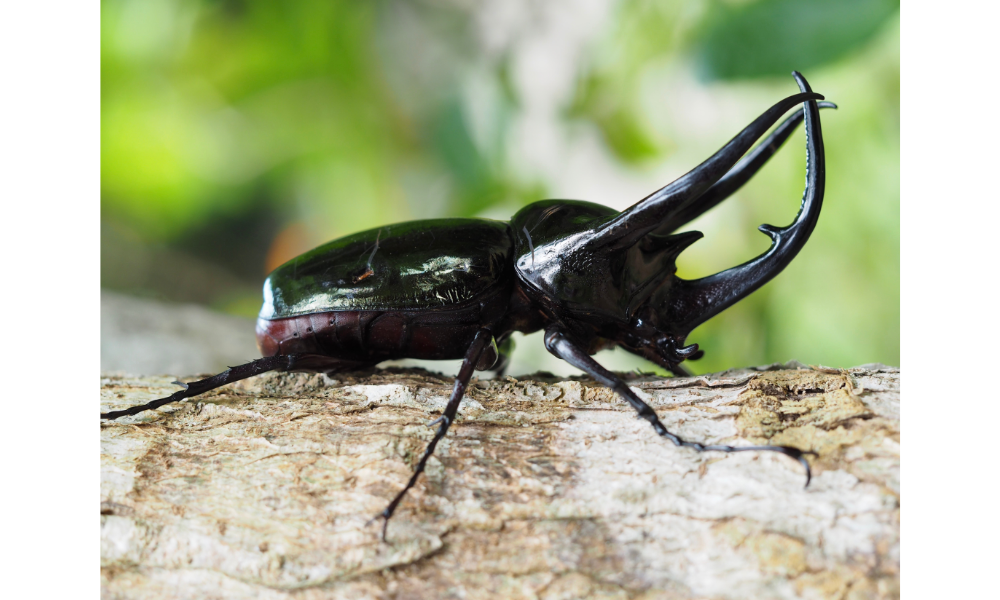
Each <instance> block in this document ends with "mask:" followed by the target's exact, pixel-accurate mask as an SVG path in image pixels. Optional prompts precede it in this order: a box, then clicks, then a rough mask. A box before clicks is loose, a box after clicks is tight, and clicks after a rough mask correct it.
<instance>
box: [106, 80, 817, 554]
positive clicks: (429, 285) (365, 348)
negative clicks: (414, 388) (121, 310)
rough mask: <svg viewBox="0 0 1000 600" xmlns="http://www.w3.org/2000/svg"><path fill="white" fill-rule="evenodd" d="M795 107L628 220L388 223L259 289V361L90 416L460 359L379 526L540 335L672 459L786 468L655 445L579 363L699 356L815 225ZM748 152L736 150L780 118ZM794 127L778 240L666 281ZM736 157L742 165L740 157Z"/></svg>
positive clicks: (596, 372) (607, 212)
mask: <svg viewBox="0 0 1000 600" xmlns="http://www.w3.org/2000/svg"><path fill="white" fill-rule="evenodd" d="M793 76H794V77H795V80H796V81H797V82H798V85H799V89H800V90H801V93H799V94H796V95H794V96H789V97H788V98H785V99H784V100H782V101H780V102H778V103H777V104H775V105H774V106H772V107H771V108H769V109H768V110H767V111H765V112H764V113H763V114H762V115H761V116H760V117H758V118H757V119H756V120H755V121H754V122H753V123H751V124H750V125H748V126H747V127H746V128H745V129H744V130H743V131H741V132H740V133H739V135H737V136H736V137H734V138H733V139H732V140H731V141H730V142H729V143H728V144H726V145H725V146H723V147H722V149H721V150H719V151H718V152H716V153H715V154H714V155H713V156H712V157H711V158H709V159H708V160H706V161H705V162H703V163H702V164H700V165H698V166H697V167H695V168H694V169H693V170H692V171H690V172H689V173H687V174H686V175H684V176H682V177H680V178H679V179H677V180H676V181H674V182H672V183H670V184H669V185H667V186H666V187H663V188H662V189H660V190H657V191H656V192H654V193H652V194H650V195H649V196H647V197H646V198H644V199H643V200H641V201H640V202H638V203H636V204H635V205H633V206H632V207H630V208H628V209H627V210H625V211H623V212H621V213H619V212H617V211H615V210H613V209H610V208H607V207H605V206H601V205H599V204H593V203H589V202H579V201H571V200H545V201H542V202H536V203H534V204H531V205H529V206H526V207H525V208H523V209H521V210H520V211H519V212H518V213H517V214H515V215H514V217H513V218H512V219H511V220H510V223H504V222H501V221H492V220H487V219H438V220H429V221H413V222H409V223H400V224H397V225H391V226H386V227H381V228H379V229H374V230H371V231H365V232H362V233H358V234H355V235H351V236H348V237H345V238H341V239H339V240H335V241H332V242H330V243H328V244H325V245H323V246H320V247H319V248H316V249H315V250H312V251H310V252H307V253H306V254H303V255H302V256H299V257H298V258H295V259H293V260H291V261H289V262H287V263H285V264H284V265H282V266H281V267H279V268H277V269H276V270H275V271H274V272H273V273H271V275H270V276H269V277H268V278H267V281H266V282H265V283H264V306H263V308H261V312H260V317H259V318H258V320H257V340H258V343H259V345H260V349H261V353H262V354H263V355H264V358H260V359H257V360H255V361H252V362H249V363H247V364H244V365H240V366H238V367H232V368H230V369H228V370H227V371H225V372H223V373H220V374H218V375H216V376H214V377H209V378H207V379H203V380H200V381H195V382H193V383H190V384H187V385H185V384H181V385H182V386H184V389H182V390H180V391H178V392H177V393H175V394H173V395H171V396H169V397H167V398H162V399H160V400H155V401H153V402H150V403H148V404H143V405H141V406H135V407H132V408H130V409H127V410H119V411H112V412H109V413H102V414H101V418H102V419H117V418H118V417H123V416H126V415H135V414H138V413H140V412H142V411H145V410H149V409H152V408H157V407H159V406H163V405H164V404H167V403H170V402H177V401H179V400H183V399H185V398H190V397H192V396H197V395H198V394H202V393H204V392H207V391H209V390H212V389H214V388H217V387H219V386H222V385H225V384H227V383H231V382H234V381H238V380H240V379H246V378H247V377H252V376H254V375H258V374H260V373H264V372H267V371H320V372H326V373H336V372H340V371H346V370H351V369H359V368H366V367H371V366H374V365H376V364H378V363H380V362H382V361H386V360H393V359H400V358H419V359H432V360H434V359H455V358H463V359H464V361H463V362H462V367H461V369H460V370H459V373H458V377H457V378H456V379H455V386H454V389H453V391H452V394H451V398H450V400H449V402H448V404H447V407H446V408H445V410H444V413H443V414H442V415H441V417H440V418H439V419H438V420H437V421H436V423H440V426H439V427H438V429H437V432H436V433H435V435H434V437H433V439H432V440H431V442H430V443H429V444H428V446H427V449H426V451H425V452H424V454H423V456H422V457H421V459H420V462H419V463H418V464H417V467H416V469H415V470H414V473H413V476H412V477H411V478H410V480H409V482H407V484H406V486H405V487H404V488H403V490H402V491H401V492H399V494H397V495H396V497H395V498H394V499H393V500H392V502H390V503H389V505H388V506H387V507H386V508H385V510H383V511H382V512H381V513H380V514H379V515H377V516H376V518H379V517H381V518H383V519H384V520H385V523H384V525H383V529H382V535H383V538H384V537H385V527H386V526H387V525H388V521H389V518H390V517H391V516H392V514H393V512H394V511H395V510H396V507H397V506H398V505H399V502H400V501H401V500H402V499H403V496H404V495H405V494H406V492H407V490H409V489H410V488H411V487H413V485H414V483H415V482H416V480H417V477H418V476H419V475H420V473H421V472H423V470H424V467H425V466H426V464H427V460H428V458H430V456H431V454H432V453H433V452H434V448H435V446H436V445H437V443H438V442H439V441H440V440H441V438H443V437H444V435H445V434H446V433H447V431H448V427H449V426H450V425H451V424H452V422H453V421H454V420H455V415H456V414H457V412H458V406H459V403H460V402H461V400H462V396H463V394H464V392H465V387H466V386H467V385H468V383H469V380H470V379H471V377H472V372H473V370H474V369H478V370H493V371H497V372H502V371H503V369H504V367H505V365H506V361H507V356H508V354H509V351H510V348H511V340H510V335H511V333H512V332H514V331H520V332H523V333H531V332H535V331H538V330H541V329H544V330H545V347H546V349H548V351H549V352H551V353H552V354H554V355H556V356H558V357H559V358H562V359H563V360H565V361H567V362H569V363H570V364H572V365H573V366H575V367H577V368H579V369H581V370H583V371H585V372H586V373H588V374H589V375H590V376H591V377H593V378H594V379H596V380H597V381H599V382H601V383H603V384H604V385H606V386H608V387H610V388H612V389H613V390H614V391H616V392H617V393H618V394H620V395H621V396H622V397H623V398H625V400H626V401H627V402H628V403H629V404H631V405H632V407H633V408H634V409H635V410H636V412H637V413H638V416H639V417H640V418H643V419H645V420H647V421H649V423H650V424H651V425H652V426H653V429H654V430H655V431H656V432H657V433H658V434H659V435H661V436H663V437H665V438H667V439H669V440H670V441H672V442H673V443H674V444H676V445H678V446H687V447H689V448H694V449H695V450H698V451H706V450H718V451H722V452H743V451H747V450H769V451H773V452H780V453H781V454H785V455H787V456H790V457H792V458H794V459H797V460H798V461H799V462H800V463H802V465H803V466H804V467H805V469H806V485H809V480H810V478H811V471H810V469H809V462H808V461H807V460H806V459H805V456H804V455H805V454H812V453H810V452H805V451H802V450H799V449H797V448H791V447H788V446H739V447H735V446H724V445H711V446H709V445H704V444H699V443H697V442H688V441H685V440H682V439H680V438H679V437H677V436H676V435H674V434H672V433H670V432H669V431H667V429H666V428H665V427H664V426H663V425H662V424H661V423H660V420H659V419H658V418H657V416H656V413H655V412H654V411H653V409H652V408H650V407H649V405H647V404H646V403H645V402H643V401H642V400H641V399H640V398H639V397H638V396H637V395H636V394H635V393H633V392H632V390H631V389H629V387H628V386H627V385H626V384H625V383H624V382H623V381H622V380H621V379H620V378H619V377H617V376H616V375H615V374H614V373H612V372H610V371H608V370H607V369H605V368H604V367H602V366H601V365H600V364H598V363H597V361H595V360H594V359H593V358H591V355H592V354H594V353H596V352H597V351H598V350H601V349H604V348H611V347H614V346H621V347H623V348H625V349H626V350H628V351H629V352H632V353H633V354H637V355H639V356H642V357H644V358H646V359H648V360H651V361H652V362H654V363H656V364H658V365H661V366H662V367H665V368H667V369H669V370H670V371H672V372H673V373H674V374H675V375H681V376H683V375H687V373H686V371H685V370H684V369H683V367H681V366H680V363H681V362H682V361H684V360H687V359H696V358H699V357H700V356H701V355H702V351H700V350H699V349H698V345H697V344H691V345H688V346H685V345H684V343H685V339H686V338H687V336H688V334H689V333H690V332H691V331H692V330H693V329H694V328H695V327H696V326H697V325H699V324H700V323H702V322H704V321H706V320H707V319H709V318H710V317H712V316H714V315H716V314H718V313H719V312H721V311H722V310H724V309H725V308H727V307H728V306H730V305H732V304H734V303H735V302H737V301H738V300H740V299H741V298H743V297H744V296H746V295H748V294H750V293H751V292H753V291H754V290H756V289H757V288H759V287H760V286H762V285H764V284H765V283H766V282H767V281H769V280H770V279H771V278H772V277H774V276H775V275H777V274H778V273H779V272H780V271H781V270H782V269H783V268H784V267H785V266H786V265H788V263H789V262H791V260H792V259H793V258H794V257H795V255H796V254H797V253H798V252H799V250H800V249H801V248H802V246H803V245H804V244H805V243H806V240H807V239H808V238H809V235H810V233H812V230H813V228H814V227H815V226H816V221H817V219H818V218H819V212H820V207H821V205H822V201H823V189H824V182H825V166H824V156H823V138H822V133H821V131H820V121H819V108H820V107H821V106H824V107H834V108H835V106H834V105H833V104H831V103H827V102H822V103H818V102H817V100H822V99H823V96H821V95H819V94H815V93H812V91H811V90H810V88H809V84H808V83H807V82H806V80H805V78H803V77H802V76H801V75H800V74H799V73H793ZM799 103H802V104H804V106H803V107H802V108H801V109H800V110H798V111H796V113H795V114H793V115H792V116H790V117H789V118H788V119H786V120H785V121H784V122H783V123H782V124H781V125H780V126H779V127H777V128H776V129H775V130H774V131H773V132H772V133H771V135H769V136H768V137H767V138H766V139H765V140H764V141H763V142H762V143H761V144H759V145H758V146H757V147H756V148H755V149H754V150H753V151H752V152H750V153H749V154H747V156H746V157H743V155H744V154H745V153H747V151H748V150H750V147H751V145H753V143H754V142H755V141H756V140H758V139H759V138H760V137H761V136H763V135H764V133H765V132H766V131H767V130H768V129H769V128H770V127H771V126H772V125H774V124H775V123H776V122H777V121H778V119H779V118H780V117H781V115H782V114H784V113H785V112H786V111H788V110H789V109H791V108H793V107H794V106H795V105H797V104H799ZM803 119H804V120H805V124H806V153H807V161H808V162H807V166H806V169H807V175H806V189H805V193H804V195H803V199H802V205H801V207H800V209H799V213H798V215H797V216H796V218H795V221H793V222H792V224H791V225H789V226H788V227H784V228H777V227H773V226H771V225H762V226H761V227H760V230H761V231H762V232H764V233H766V234H767V235H769V236H770V237H771V239H772V244H771V247H770V248H769V249H768V250H767V252H765V253H764V254H762V255H760V256H758V257H757V258H755V259H753V260H750V261H749V262H746V263H744V264H742V265H739V266H737V267H733V268H731V269H728V270H726V271H723V272H721V273H717V274H715V275H711V276H708V277H704V278H702V279H697V280H692V281H688V280H683V279H680V278H678V277H676V276H675V271H676V267H675V260H676V258H677V256H678V255H679V254H680V252H681V251H682V250H684V249H685V248H686V247H687V246H689V245H690V244H691V243H693V242H694V241H695V240H697V239H699V238H700V237H701V236H702V234H701V233H700V232H697V231H690V232H686V233H678V234H675V233H673V232H674V231H676V230H677V229H678V228H680V227H681V226H683V225H684V224H686V223H688V222H689V221H691V220H692V219H694V218H695V217H697V216H698V215H700V214H702V213H704V212H705V211H707V210H708V209H710V208H712V207H713V206H715V205H716V204H718V203H719V202H721V201H722V200H724V199H725V198H727V197H728V196H729V195H730V194H732V193H733V192H734V191H736V190H737V189H739V188H740V187H741V186H742V185H743V184H744V183H745V182H746V181H747V180H748V179H749V178H750V177H751V176H753V174H754V173H756V172H757V170H758V169H760V167H761V166H763V164H764V163H766V162H767V160H768V159H769V158H770V157H771V156H772V155H774V153H775V152H777V150H778V148H779V147H780V146H781V144H782V143H784V141H785V140H786V139H788V137H789V135H791V133H792V131H793V130H794V129H795V127H796V126H797V125H798V124H799V123H800V122H802V120H803ZM741 157H743V159H742V160H740V158H741Z"/></svg>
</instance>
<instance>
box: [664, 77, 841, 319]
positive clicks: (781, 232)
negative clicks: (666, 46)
mask: <svg viewBox="0 0 1000 600" xmlns="http://www.w3.org/2000/svg"><path fill="white" fill-rule="evenodd" d="M792 75H793V76H794V77H795V81H796V82H798V84H799V89H801V90H802V92H804V93H803V94H799V95H798V96H793V98H801V97H804V96H808V98H807V100H808V101H806V102H805V106H804V110H805V130H806V188H805V192H804V193H803V195H802V205H801V206H800V208H799V213H798V215H797V216H796V217H795V220H794V221H793V222H792V224H791V225H789V226H788V227H782V228H778V227H774V226H772V225H761V226H760V227H759V229H760V231H762V232H764V233H766V234H767V235H769V236H770V237H771V240H772V242H771V247H770V248H769V249H768V250H767V252H765V253H764V254H761V255H760V256H758V257H757V258H754V259H753V260H750V261H748V262H745V263H743V264H742V265H739V266H737V267H733V268H731V269H727V270H725V271H722V272H721V273H716V274H715V275H709V276H708V277H703V278H702V279H695V280H692V281H687V280H683V279H679V278H678V279H677V280H676V281H675V282H674V287H673V290H672V293H671V295H670V302H669V305H668V306H667V307H665V313H666V315H665V316H666V320H667V322H669V323H670V324H671V326H673V327H674V328H675V329H674V332H673V333H675V334H678V335H681V336H686V335H687V334H688V333H690V332H691V330H693V329H694V328H695V327H697V326H698V325H700V324H701V323H703V322H705V321H707V320H708V319H710V318H712V317H713V316H715V315H717V314H719V313H720V312H722V311H723V310H725V309H726V308H728V307H729V306H731V305H733V304H735V303H736V302H737V301H739V300H740V299H741V298H743V297H745V296H747V295H749V294H750V293H751V292H753V291H754V290H756V289H757V288H759V287H760V286H762V285H764V284H765V283H767V282H768V281H770V280H771V279H772V278H773V277H774V276H775V275H777V274H778V273H780V272H781V270H782V269H784V268H785V267H786V266H787V265H788V263H790V262H791V261H792V259H793V258H795V255H796V254H798V253H799V250H801V249H802V247H803V246H804V245H805V243H806V240H808V239H809V235H810V234H811V233H812V231H813V228H815V227H816V221H817V220H818V219H819V212H820V208H822V205H823V189H824V186H825V183H826V164H825V158H824V154H823V133H822V131H821V129H820V122H819V107H818V106H817V104H816V101H815V100H814V99H813V98H816V97H821V96H817V95H816V94H807V92H810V91H811V90H810V88H809V84H808V83H807V82H806V80H805V78H804V77H802V75H801V74H799V73H798V72H793V73H792ZM776 106H778V105H776ZM772 110H773V109H772ZM768 112H770V111H768ZM765 114H767V113H765ZM761 118H763V117H761ZM760 120H761V119H760V118H759V119H757V121H760ZM757 121H755V123H756V122H757ZM751 127H752V126H751ZM747 129H749V128H747ZM745 131H746V130H744V132H745ZM740 135H743V134H740ZM730 144H732V142H730ZM723 150H724V149H723ZM713 159H714V157H713ZM713 159H709V160H713ZM700 168H701V167H699V169H700Z"/></svg>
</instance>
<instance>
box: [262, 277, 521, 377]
mask: <svg viewBox="0 0 1000 600" xmlns="http://www.w3.org/2000/svg"><path fill="white" fill-rule="evenodd" d="M511 282H512V280H511V279H509V280H508V281H507V282H506V285H498V286H496V287H495V289H494V290H492V293H489V294H487V295H485V296H483V297H482V298H481V299H480V300H479V301H478V302H470V303H466V304H463V305H459V306H455V307H449V308H445V309H438V310H434V311H418V310H397V311H377V310H351V311H327V312H317V313H312V314H306V315H297V316H294V317H286V318H283V319H265V318H258V319H257V345H258V346H259V347H260V351H261V355H262V356H274V355H276V354H321V355H324V356H330V357H334V358H343V359H349V360H352V361H372V362H381V361H383V360H393V359H399V358H419V359H424V360H448V359H456V358H462V357H463V356H464V354H465V352H466V350H467V349H468V345H469V343H470V342H471V340H472V339H473V338H474V337H475V335H476V332H477V331H479V329H480V328H482V327H483V324H488V323H495V322H497V321H499V319H500V318H501V317H502V316H503V314H504V312H505V311H506V307H507V303H508V298H509V296H510V283H511Z"/></svg>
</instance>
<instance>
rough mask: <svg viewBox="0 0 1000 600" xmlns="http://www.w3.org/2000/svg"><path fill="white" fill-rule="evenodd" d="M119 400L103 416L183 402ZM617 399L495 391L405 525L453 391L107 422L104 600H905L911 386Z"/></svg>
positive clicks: (573, 383)
mask: <svg viewBox="0 0 1000 600" xmlns="http://www.w3.org/2000/svg"><path fill="white" fill-rule="evenodd" d="M169 382H170V379H169V378H162V377H142V378H129V377H121V376H106V377H104V378H103V379H102V392H101V396H102V411H107V410H115V409H120V408H124V407H127V406H132V405H135V404H141V403H144V402H147V401H149V400H151V399H154V398H157V397H162V396H166V395H168V394H169V393H171V392H172V391H174V390H175V389H176V387H175V386H172V385H170V383H169ZM629 385H630V386H632V387H633V389H635V390H636V391H637V393H638V394H639V395H640V396H641V397H642V398H644V399H645V400H646V401H647V402H648V403H649V404H651V405H652V406H653V408H654V409H656V411H657V413H658V414H659V415H660V418H661V420H662V421H663V423H664V425H665V426H666V427H667V428H668V429H669V430H671V431H672V432H674V433H677V434H678V435H680V436H681V437H683V438H685V439H687V440H691V441H698V442H703V443H728V444H732V445H748V444H764V443H767V444H784V445H790V446H796V447H799V448H802V449H809V450H812V451H815V452H817V453H818V454H819V456H818V457H813V458H811V459H810V462H811V464H812V467H813V471H814V476H813V481H812V483H811V484H810V485H809V487H808V488H804V487H803V485H804V483H805V473H804V471H803V469H802V467H801V465H799V464H798V463H797V462H795V461H794V460H791V459H789V458H787V457H784V456H780V455H777V454H775V453H770V452H744V453H736V454H722V453H718V452H709V453H698V452H695V451H693V450H691V449H687V448H678V447H675V446H674V445H673V444H671V443H669V442H667V441H666V440H663V439H660V438H658V437H657V436H656V434H655V433H654V432H653V431H652V428H650V427H649V424H648V423H646V422H645V421H641V420H637V419H636V418H635V417H634V413H633V412H632V410H631V409H630V408H629V407H628V405H626V404H625V403H624V402H623V401H622V400H621V399H620V398H618V397H617V396H616V395H615V394H614V393H612V392H611V391H610V390H608V389H607V388H604V387H601V386H600V385H598V384H596V383H594V382H593V381H592V380H590V379H587V378H573V379H568V380H567V379H556V378H549V377H545V376H544V375H534V376H527V377H523V378H520V379H517V380H515V379H513V378H510V377H507V378H503V379H500V380H491V381H478V382H475V383H474V384H473V385H471V386H470V389H469V391H468V393H467V394H466V399H465V401H464V402H463V404H462V408H461V410H460V413H459V414H460V416H459V420H458V421H457V423H456V424H455V425H454V426H453V427H452V428H451V431H450V432H449V434H448V436H447V437H446V438H445V440H443V441H442V443H441V444H440V445H439V446H438V449H437V452H436V454H435V456H434V458H432V459H431V461H430V463H429V466H428V469H427V472H426V474H425V476H423V477H421V478H420V479H419V481H418V483H417V485H416V487H415V488H414V489H413V490H411V491H410V493H409V495H408V496H407V497H406V498H405V500H404V501H403V503H402V504H401V505H400V508H399V510H398V511H397V513H396V516H395V517H394V518H393V519H392V520H391V522H390V523H389V528H388V543H383V542H382V541H381V540H380V537H379V534H380V525H379V524H378V523H372V524H370V525H366V522H368V521H369V519H371V518H372V517H373V516H374V515H375V514H377V513H378V512H379V511H381V510H382V509H383V508H384V507H385V505H386V504H387V503H388V502H389V500H391V499H392V497H393V496H394V494H395V493H396V492H397V491H398V490H400V489H401V488H402V487H403V485H404V484H405V482H406V480H407V479H408V477H409V476H410V473H411V470H412V467H413V465H414V464H415V463H416V461H417V460H418V459H419V457H420V454H421V453H422V452H423V448H424V446H425V445H426V443H427V442H428V441H429V439H430V438H431V436H432V433H433V431H434V430H433V429H432V428H428V427H427V426H426V423H428V422H429V421H431V420H433V419H434V418H435V416H436V415H437V414H439V413H440V411H441V410H442V409H443V407H444V405H445V403H446V401H447V397H448V394H449V393H450V391H451V386H452V380H451V378H448V377H443V376H439V375H436V374H432V373H429V372H426V371H423V370H419V369H389V370H384V371H374V372H367V373H355V374H344V375H337V376H336V378H335V379H331V378H330V377H327V376H325V375H308V374H276V373H271V374H267V375H263V376H260V377H257V378H254V379H251V380H246V381H243V382H240V383H239V384H236V385H233V386H229V387H228V388H223V389H220V390H217V391H215V392H212V393H209V394H205V395H204V396H202V397H198V398H194V399H192V400H189V401H187V402H185V403H180V404H176V405H169V406H167V407H164V408H162V409H160V410H158V411H149V412H147V413H143V414H141V415H138V416H136V417H130V418H124V419H121V420H119V421H115V422H111V423H102V425H101V439H102V457H101V459H102V470H101V532H102V533H101V558H102V591H103V596H104V597H108V598H185V599H187V598H266V599H271V598H274V599H283V598H301V599H312V598H451V597H454V598H492V597H503V598H591V597H593V598H643V599H647V598H845V599H848V598H849V599H856V598H857V599H860V598H894V597H898V596H899V370H898V369H895V368H890V367H884V366H882V365H866V366H864V367H859V368H855V369H850V370H834V369H824V368H809V367H805V366H802V365H798V364H797V363H790V364H788V365H784V366H782V365H774V366H772V367H761V368H758V369H742V370H733V371H727V372H724V373H717V374H713V375H707V376H700V377H693V378H675V379H666V378H659V377H652V376H632V378H631V379H630V380H629Z"/></svg>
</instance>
